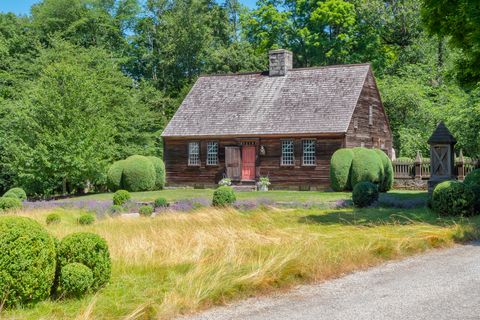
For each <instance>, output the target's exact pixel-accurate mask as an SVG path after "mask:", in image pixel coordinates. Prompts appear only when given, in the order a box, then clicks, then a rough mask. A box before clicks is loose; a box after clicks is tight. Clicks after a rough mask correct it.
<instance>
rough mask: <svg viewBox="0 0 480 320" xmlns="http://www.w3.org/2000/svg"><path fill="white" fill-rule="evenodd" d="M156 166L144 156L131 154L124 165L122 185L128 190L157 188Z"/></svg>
mask: <svg viewBox="0 0 480 320" xmlns="http://www.w3.org/2000/svg"><path fill="white" fill-rule="evenodd" d="M156 177H157V175H156V173H155V167H154V166H153V164H152V162H151V161H150V160H149V159H148V158H147V157H144V156H131V157H128V158H127V159H126V160H125V163H124V165H123V175H122V186H123V187H124V188H125V189H126V190H128V191H134V192H135V191H147V190H153V189H155V181H156Z"/></svg>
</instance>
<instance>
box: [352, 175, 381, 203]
mask: <svg viewBox="0 0 480 320" xmlns="http://www.w3.org/2000/svg"><path fill="white" fill-rule="evenodd" d="M377 200H378V187H377V185H375V184H373V183H371V182H369V181H363V182H359V183H357V184H356V185H355V186H354V187H353V192H352V201H353V204H354V205H355V206H356V207H359V208H364V207H368V206H369V205H371V204H373V203H374V202H375V201H377Z"/></svg>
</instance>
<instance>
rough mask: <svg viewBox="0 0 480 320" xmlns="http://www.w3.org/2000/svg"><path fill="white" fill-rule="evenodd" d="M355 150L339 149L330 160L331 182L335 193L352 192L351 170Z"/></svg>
mask: <svg viewBox="0 0 480 320" xmlns="http://www.w3.org/2000/svg"><path fill="white" fill-rule="evenodd" d="M352 160H353V150H352V149H338V150H337V151H335V153H334V154H333V156H332V158H331V160H330V181H331V187H332V189H333V190H335V191H345V190H352V186H351V183H350V168H351V166H352Z"/></svg>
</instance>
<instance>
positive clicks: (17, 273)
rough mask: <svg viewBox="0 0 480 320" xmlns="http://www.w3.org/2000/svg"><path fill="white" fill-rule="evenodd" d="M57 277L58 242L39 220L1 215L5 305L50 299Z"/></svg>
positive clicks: (0, 285) (0, 275)
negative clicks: (56, 253) (56, 243)
mask: <svg viewBox="0 0 480 320" xmlns="http://www.w3.org/2000/svg"><path fill="white" fill-rule="evenodd" d="M54 277H55V242H54V239H53V237H51V236H50V235H49V234H48V233H47V231H46V230H45V229H44V228H43V227H42V226H41V225H40V224H39V223H38V222H36V221H34V220H32V219H30V218H25V217H0V301H2V302H3V306H4V307H5V308H10V307H16V306H31V305H33V304H35V303H37V302H39V301H41V300H44V299H46V298H47V297H48V296H49V294H50V289H51V287H52V284H53V280H54Z"/></svg>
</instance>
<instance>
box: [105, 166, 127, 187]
mask: <svg viewBox="0 0 480 320" xmlns="http://www.w3.org/2000/svg"><path fill="white" fill-rule="evenodd" d="M124 163H125V160H120V161H116V162H114V163H113V164H112V165H111V166H110V168H109V169H108V172H107V187H108V189H109V190H110V191H117V190H120V189H121V188H122V176H123V166H124Z"/></svg>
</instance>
